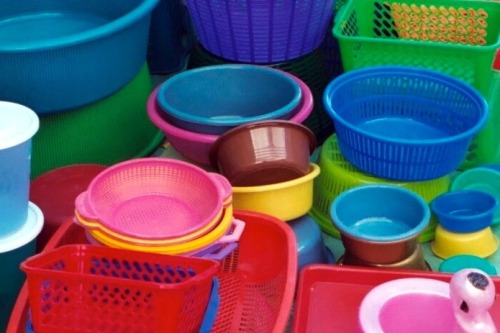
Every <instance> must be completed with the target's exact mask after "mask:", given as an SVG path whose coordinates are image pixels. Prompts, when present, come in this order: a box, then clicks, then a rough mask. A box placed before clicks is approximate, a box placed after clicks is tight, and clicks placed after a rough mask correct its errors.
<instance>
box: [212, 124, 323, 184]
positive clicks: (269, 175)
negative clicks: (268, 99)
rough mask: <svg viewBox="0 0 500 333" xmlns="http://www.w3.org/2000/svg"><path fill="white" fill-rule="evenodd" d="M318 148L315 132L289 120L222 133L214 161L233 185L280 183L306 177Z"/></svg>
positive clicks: (253, 125)
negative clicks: (312, 154)
mask: <svg viewBox="0 0 500 333" xmlns="http://www.w3.org/2000/svg"><path fill="white" fill-rule="evenodd" d="M315 148H316V137H315V136H314V133H313V132H312V131H311V130H310V129H308V128H307V127H305V126H304V125H301V124H297V123H294V122H292V121H288V120H268V121H259V122H254V123H249V124H245V125H241V126H238V127H236V128H234V129H231V130H229V131H227V132H225V133H224V134H222V135H221V136H220V137H219V138H218V139H217V140H216V141H215V143H214V145H213V146H212V149H211V150H210V162H211V163H212V165H213V166H214V167H215V168H217V169H218V170H219V172H220V173H221V174H222V175H224V176H225V177H226V178H227V179H228V180H229V182H230V183H231V184H232V185H233V186H260V185H268V184H276V183H281V182H286V181H289V180H293V179H297V178H300V177H303V176H304V175H306V174H307V173H308V172H309V169H310V166H309V157H310V155H311V153H312V152H313V151H314V149H315Z"/></svg>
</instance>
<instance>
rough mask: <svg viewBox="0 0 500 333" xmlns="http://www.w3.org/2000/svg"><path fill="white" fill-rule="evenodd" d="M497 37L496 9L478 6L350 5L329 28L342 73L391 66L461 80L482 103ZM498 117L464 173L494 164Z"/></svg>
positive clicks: (353, 0) (442, 2)
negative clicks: (426, 70) (337, 47)
mask: <svg viewBox="0 0 500 333" xmlns="http://www.w3.org/2000/svg"><path fill="white" fill-rule="evenodd" d="M499 32H500V5H499V3H498V2H497V1H477V0H460V1H455V0H413V1H412V0H409V1H380V0H348V1H347V2H346V3H345V4H344V5H343V6H342V7H341V9H340V10H339V12H338V14H337V15H336V17H335V24H334V27H333V34H334V36H335V37H336V38H337V39H338V41H339V45H340V53H341V57H342V64H343V67H344V70H345V71H349V70H353V69H356V68H362V67H368V66H375V65H389V64H390V65H394V64H400V65H410V66H416V67H423V68H429V69H434V70H438V71H441V72H443V73H446V74H449V75H452V76H455V77H457V78H459V79H462V80H464V81H465V82H467V83H469V84H471V85H472V86H473V87H475V88H476V89H478V90H479V91H480V92H481V93H482V95H483V96H484V97H485V98H489V97H490V94H491V90H492V86H493V84H494V81H495V76H494V73H493V71H492V70H491V65H492V63H493V59H494V57H495V52H496V50H497V49H498V48H499V47H500V34H499ZM499 113H500V106H495V107H491V109H490V120H491V121H490V122H489V123H490V124H488V125H487V126H486V127H485V128H484V129H483V130H482V131H481V132H480V133H479V134H478V135H477V136H476V138H475V140H474V141H473V142H472V144H471V145H470V148H469V151H468V155H467V157H466V160H465V161H464V164H463V166H462V167H463V168H468V167H472V166H474V165H477V164H483V163H492V162H495V155H496V154H495V153H496V151H497V149H498V147H499V146H500V142H499V141H498V140H495V138H496V135H495V133H496V131H497V130H495V127H497V126H498V124H493V123H494V121H495V119H497V118H498V117H499V116H498V114H499ZM497 128H498V127H497Z"/></svg>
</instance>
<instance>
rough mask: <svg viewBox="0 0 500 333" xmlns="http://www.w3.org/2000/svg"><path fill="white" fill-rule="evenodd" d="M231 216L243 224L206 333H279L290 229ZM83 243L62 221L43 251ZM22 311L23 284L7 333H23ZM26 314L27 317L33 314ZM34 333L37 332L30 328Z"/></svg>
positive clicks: (292, 268) (291, 253) (290, 256)
mask: <svg viewBox="0 0 500 333" xmlns="http://www.w3.org/2000/svg"><path fill="white" fill-rule="evenodd" d="M234 217H235V218H237V219H240V220H242V221H244V222H245V231H244V232H243V234H242V236H241V238H240V240H239V244H238V249H236V250H235V251H234V252H233V253H232V254H231V255H229V256H228V257H226V258H225V259H224V260H223V261H222V262H221V264H220V270H219V273H218V274H217V277H218V279H219V283H220V286H219V294H220V298H221V300H220V305H219V310H218V313H217V318H216V321H215V324H214V327H213V328H212V332H213V333H227V332H243V333H244V332H266V333H267V332H272V333H282V332H284V331H285V328H286V325H287V323H288V318H289V315H290V311H291V307H292V303H293V298H294V293H295V286H296V281H297V280H296V279H297V274H296V271H297V245H296V242H295V236H294V233H293V230H292V228H291V227H290V226H288V225H287V224H286V223H284V222H283V221H281V220H278V219H276V218H274V217H271V216H269V215H265V214H260V213H253V212H245V211H241V210H240V211H238V210H235V212H234ZM85 243H86V238H85V232H84V229H83V228H81V227H80V226H78V225H75V224H73V223H72V221H71V220H68V221H67V222H65V223H64V224H63V225H61V227H60V228H59V229H58V230H57V231H56V233H55V234H54V236H53V237H52V239H51V240H50V241H49V242H48V243H47V245H46V247H45V251H47V250H51V249H54V248H57V247H61V246H63V245H67V244H85ZM28 308H29V307H28V288H27V286H26V284H25V285H24V286H23V288H22V290H21V292H20V295H19V297H18V299H17V302H16V304H15V306H14V310H13V312H12V315H11V318H10V322H9V325H8V327H7V333H25V327H26V323H27V313H28ZM31 311H32V315H33V314H34V310H31ZM35 332H36V333H39V332H38V331H36V329H35ZM52 332H56V331H52ZM95 332H97V330H96V331H95ZM129 332H130V331H129ZM165 332H166V331H165Z"/></svg>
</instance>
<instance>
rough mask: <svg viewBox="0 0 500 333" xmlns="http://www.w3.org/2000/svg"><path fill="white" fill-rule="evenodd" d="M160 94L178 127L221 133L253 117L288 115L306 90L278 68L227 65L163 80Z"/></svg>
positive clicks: (165, 111) (165, 113)
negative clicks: (302, 89)
mask: <svg viewBox="0 0 500 333" xmlns="http://www.w3.org/2000/svg"><path fill="white" fill-rule="evenodd" d="M215 87H216V89H214V88H215ZM156 98H157V102H158V105H159V106H160V109H161V110H162V111H163V113H162V115H163V116H164V117H166V119H167V120H168V121H169V122H170V123H171V124H173V125H175V126H176V127H180V128H183V129H185V130H188V131H193V132H198V133H204V134H222V133H224V132H226V131H228V130H229V129H231V128H234V127H236V126H238V125H243V124H246V123H250V122H255V121H260V120H268V119H289V118H290V117H291V115H292V114H293V111H294V110H295V109H296V108H297V107H298V106H299V105H300V101H301V100H302V91H301V89H300V86H299V85H298V84H297V81H295V80H294V79H293V78H292V77H290V76H289V75H286V74H285V73H283V72H282V71H278V70H276V69H274V68H270V67H266V66H253V65H247V64H239V65H229V64H228V65H217V66H206V67H202V68H197V69H190V70H187V71H184V72H181V73H179V74H176V75H174V76H172V77H170V78H169V79H167V80H166V81H165V82H164V83H162V84H161V85H160V88H159V89H158V95H157V97H156Z"/></svg>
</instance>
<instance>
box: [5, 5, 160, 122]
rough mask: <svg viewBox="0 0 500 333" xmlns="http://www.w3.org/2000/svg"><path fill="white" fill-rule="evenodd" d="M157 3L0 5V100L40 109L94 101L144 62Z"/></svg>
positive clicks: (51, 110)
mask: <svg viewBox="0 0 500 333" xmlns="http://www.w3.org/2000/svg"><path fill="white" fill-rule="evenodd" d="M157 3H158V0H122V1H102V0H86V1H81V0H80V1H77V0H75V1H60V0H25V1H13V2H11V3H9V4H7V2H4V3H2V4H3V5H2V6H0V73H2V75H1V76H0V100H5V101H11V102H16V103H19V104H23V105H26V106H27V107H29V108H31V109H33V110H34V111H35V112H36V113H37V114H47V113H55V112H60V111H66V110H69V109H72V108H76V107H81V106H84V105H87V104H91V103H93V102H96V101H99V100H101V99H102V98H104V97H107V96H109V95H111V94H112V93H114V92H116V91H117V90H119V89H120V88H121V87H123V86H125V85H126V84H127V83H128V82H130V81H131V80H132V79H133V78H134V77H135V76H136V75H137V73H139V70H140V69H141V67H142V65H143V64H144V63H145V61H146V52H147V46H148V32H149V24H150V17H151V11H152V10H153V8H154V7H155V6H156V5H157Z"/></svg>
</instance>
